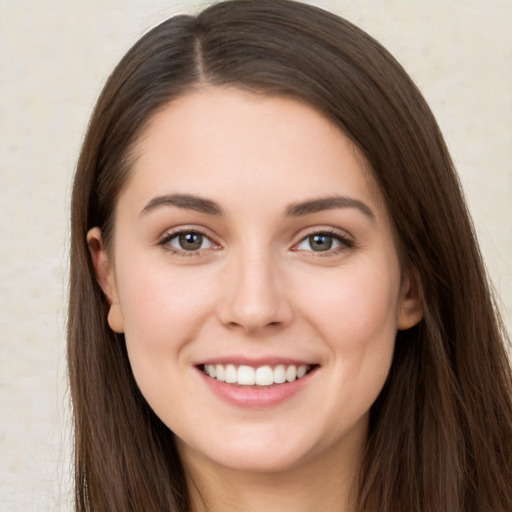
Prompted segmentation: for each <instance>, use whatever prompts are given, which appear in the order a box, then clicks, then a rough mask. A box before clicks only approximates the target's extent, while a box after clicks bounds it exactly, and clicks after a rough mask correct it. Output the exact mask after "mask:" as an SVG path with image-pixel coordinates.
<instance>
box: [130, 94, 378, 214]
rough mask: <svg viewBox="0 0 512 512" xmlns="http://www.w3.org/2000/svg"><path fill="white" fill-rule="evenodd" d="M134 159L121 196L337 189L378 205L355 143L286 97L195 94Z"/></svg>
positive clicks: (245, 195) (170, 109) (151, 127)
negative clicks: (134, 194)
mask: <svg viewBox="0 0 512 512" xmlns="http://www.w3.org/2000/svg"><path fill="white" fill-rule="evenodd" d="M133 155H134V159H133V162H134V163H133V166H132V169H131V173H130V179H129V181H128V183H127V185H126V186H125V190H124V192H123V194H122V195H126V192H129V191H130V189H132V190H133V189H136V190H138V192H139V193H140V194H139V195H144V194H145V195H146V196H150V195H151V194H157V193H163V192H165V193H181V192H184V193H190V192H192V193H199V194H201V195H209V194H213V195H217V196H219V198H222V199H226V198H229V199H231V200H236V199H237V198H238V199H241V200H242V201H245V200H247V199H249V198H253V197H256V196H258V194H260V195H263V196H264V195H265V194H266V195H267V197H268V199H269V200H270V199H273V200H280V199H282V200H283V201H284V200H289V201H291V202H293V201H294V200H297V199H300V197H294V195H295V196H301V195H302V196H303V195H305V194H307V195H309V196H315V195H326V194H327V195H328V194H334V193H340V192H343V193H350V194H351V195H355V196H361V197H360V198H361V199H362V198H363V197H364V198H365V199H366V200H367V201H368V200H371V201H372V202H374V203H378V207H379V208H384V204H383V198H382V196H381V194H380V191H379V189H378V186H377V184H376V182H375V180H374V178H373V173H372V170H371V168H370V166H369V164H368V162H367V160H366V159H365V157H364V155H363V154H362V152H361V151H360V150H359V149H358V148H357V146H356V145H355V144H354V143H353V142H352V141H351V140H350V139H349V138H348V137H347V136H346V135H345V134H343V132H342V131H341V130H340V129H339V128H338V127H337V126H336V125H334V124H333V123H332V122H330V121H329V120H328V119H327V118H326V117H325V116H324V115H323V114H322V113H320V112H319V111H318V110H316V109H315V108H313V107H312V106H310V105H309V104H306V103H304V102H301V101H298V100H296V99H292V98H288V97H282V96H266V95H261V94H254V93H250V92H246V91H241V90H239V89H234V88H220V87H205V88H203V89H199V90H196V91H194V92H191V93H189V94H186V95H183V96H180V97H178V98H176V99H174V100H173V101H171V102H170V103H168V104H167V105H166V106H165V107H164V108H163V109H161V110H160V111H159V112H157V113H156V114H154V115H153V117H152V118H151V119H150V121H149V123H148V124H147V126H146V127H145V129H144V131H143V133H142V135H141V136H140V138H139V140H138V141H137V144H136V147H135V151H134V152H133ZM340 187H341V188H343V189H344V190H337V189H339V188H340ZM276 191H278V192H279V194H277V195H276V193H275V192H276Z"/></svg>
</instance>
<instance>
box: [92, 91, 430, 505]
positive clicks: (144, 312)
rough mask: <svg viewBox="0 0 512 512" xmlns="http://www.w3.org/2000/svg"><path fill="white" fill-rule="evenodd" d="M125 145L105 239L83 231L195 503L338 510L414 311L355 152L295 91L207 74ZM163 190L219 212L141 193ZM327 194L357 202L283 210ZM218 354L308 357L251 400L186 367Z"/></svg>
mask: <svg viewBox="0 0 512 512" xmlns="http://www.w3.org/2000/svg"><path fill="white" fill-rule="evenodd" d="M135 154H136V155H137V158H136V161H135V164H134V166H133V169H132V171H131V176H130V179H129V181H128V183H127V185H126V186H125V187H124V189H123V191H122V193H121V195H120V198H119V201H118V204H117V205H116V211H115V215H116V222H115V231H114V238H113V245H112V247H111V248H110V251H108V252H107V251H106V249H105V248H104V247H103V242H102V238H101V232H100V230H99V229H98V228H94V229H92V230H91V231H90V232H89V237H88V238H89V245H90V247H91V254H92V257H93V261H94V264H95V267H96V271H97V275H98V280H99V282H100V284H101V286H102V287H103V290H104V291H105V294H106V295H107V297H108V299H109V301H110V303H111V309H110V313H109V324H110V326H111V328H112V329H113V330H114V331H116V332H124V333H125V338H126V344H127V348H128V353H129V357H130V362H131V365H132V368H133V372H134V376H135V379H136V380H137V383H138V385H139V387H140V389H141V391H142V393H143V395H144V396H145V398H146V399H147V401H148V403H149V404H150V405H151V407H152V408H153V410H154V411H155V412H156V414H157V415H158V416H159V417H160V418H161V419H162V420H163V422H164V423H165V424H166V425H167V426H168V427H169V428H170V429H171V430H172V431H173V432H174V434H175V436H176V443H177V446H178V449H179V452H180V455H181V458H182V461H183V464H184V467H185V470H186V473H187V478H188V479H189V484H190V489H191V495H192V501H193V506H194V510H196V511H199V510H206V504H205V503H208V504H209V505H208V506H209V508H208V510H227V509H229V510H240V511H242V510H243V511H245V512H247V511H252V510H255V511H256V510H266V511H270V512H271V511H277V510H295V511H301V510H304V511H306V510H325V511H329V510H337V511H339V510H350V509H351V506H352V497H353V495H352V494H351V491H352V490H353V488H354V480H355V475H356V474H357V471H358V468H359V465H360V462H361V457H362V453H363V450H364V445H365V441H366V437H367V429H368V414H369V409H370V407H371V405H372V403H373V402H374V401H375V399H376V398H377V396H378V394H379V392H380V390H381V389H382V386H383V385H384V382H385V380H386V377H387V375H388V372H389V368H390V365H391V360H392V355H393V348H394V340H395V335H396V331H397V330H398V329H407V328H409V327H411V326H412V325H414V324H416V323H417V322H418V321H419V320H420V318H421V316H422V308H421V301H420V299H419V293H418V291H417V290H418V286H417V284H416V283H415V282H414V280H413V279H412V272H410V271H409V270H408V269H401V268H400V264H399V258H398V255H397V250H396V245H395V239H394V231H393V226H392V224H391V222H390V219H389V216H388V213H387V209H386V205H385V203H384V200H383V197H382V195H381V193H380V191H379V189H378V187H377V185H376V183H375V181H374V179H373V177H372V174H371V169H370V168H369V165H368V163H367V162H366V160H365V158H364V156H363V155H362V154H361V153H360V151H359V150H358V149H357V148H356V147H355V146H354V145H353V144H352V143H351V142H350V141H349V139H348V138H347V137H346V136H344V135H343V133H342V132H341V131H340V130H339V129H338V128H337V127H335V126H334V125H333V124H331V123H330V122H329V121H328V120H326V119H325V118H324V117H323V116H322V115H321V114H320V113H318V112H317V111H316V110H315V109H313V108H312V107H310V106H308V105H306V104H303V103H300V102H298V101H296V100H293V99H287V98H282V97H263V96H258V95H253V94H250V93H247V92H241V91H239V90H236V89H227V88H214V87H205V88H202V89H200V90H198V91H195V92H193V93H191V94H188V95H186V96H182V97H180V98H178V99H175V100H174V101H173V102H171V103H170V104H169V105H168V106H167V108H165V109H164V110H162V111H161V112H159V113H158V114H156V115H155V116H154V118H153V119H152V120H151V122H150V124H149V126H148V127H147V129H146V130H145V132H144V134H143V136H142V137H141V139H140V140H139V142H138V144H137V148H136V153H135ZM169 194H179V195H187V196H188V195H191V196H194V197H200V198H203V199H208V200H209V201H213V202H214V203H215V205H216V207H217V208H218V209H219V210H222V213H221V214H212V213H206V212H201V211H197V210H196V209H192V208H190V207H189V206H190V204H181V205H180V206H176V205H173V204H168V203H169V202H167V203H166V202H165V201H163V200H161V199H158V200H155V198H158V197H160V198H161V197H162V196H164V195H169ZM334 196H342V197H345V198H350V200H356V201H358V202H357V203H354V201H352V202H350V201H349V202H348V204H346V203H347V201H345V203H343V204H341V206H340V205H339V204H338V207H329V208H327V207H322V208H321V209H320V210H319V211H315V212H310V213H304V212H302V214H301V215H290V208H291V207H292V206H293V205H297V204H298V203H302V202H304V201H310V200H317V199H319V198H332V197H334ZM182 203H183V201H182ZM324 206H325V205H324ZM331 206H332V205H331ZM194 208H195V207H194ZM295 213H296V212H295ZM180 230H181V231H182V232H190V231H194V232H197V233H202V234H204V236H205V238H203V242H202V246H201V248H200V249H199V250H195V251H189V250H186V249H187V247H186V248H185V249H183V248H180V243H179V238H178V237H177V236H176V231H180ZM313 234H323V237H324V238H323V239H322V240H323V241H324V242H325V243H332V247H331V248H330V249H328V250H325V251H320V250H318V246H316V245H314V244H312V239H311V238H308V237H310V236H311V235H313ZM173 236H174V238H172V237H173ZM162 242H164V243H162ZM324 245H325V244H324ZM232 357H235V358H237V357H238V358H240V357H245V358H247V357H248V358H258V360H261V358H263V359H265V358H271V357H280V358H289V359H293V360H300V361H307V362H310V363H314V364H315V365H316V366H315V371H314V372H313V373H312V374H311V375H310V376H308V378H309V380H308V381H307V384H305V385H304V386H303V387H302V388H301V389H300V391H298V392H297V393H295V394H294V395H292V396H291V397H289V398H287V399H286V400H284V401H282V402H280V403H278V404H277V405H274V406H271V407H262V408H256V409H255V408H247V407H240V406H237V405H233V404H231V403H228V402H226V401H225V400H223V399H221V398H219V397H218V396H217V395H215V394H214V393H213V392H212V391H211V389H210V388H209V386H208V385H206V384H205V382H206V379H208V377H205V376H204V374H203V373H202V372H201V371H200V370H198V368H197V366H196V365H197V364H198V362H201V361H205V360H208V359H212V358H218V359H221V360H222V359H226V358H232ZM304 382H306V381H304ZM340 507H341V508H340Z"/></svg>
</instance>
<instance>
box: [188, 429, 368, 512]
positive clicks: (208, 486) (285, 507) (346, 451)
mask: <svg viewBox="0 0 512 512" xmlns="http://www.w3.org/2000/svg"><path fill="white" fill-rule="evenodd" d="M352 441H354V440H352ZM358 441H359V442H356V443H352V444H351V445H350V446H349V447H348V448H347V445H346V444H345V445H344V446H339V447H333V449H332V450H330V451H329V452H328V453H323V454H322V455H321V456H318V457H316V458H311V459H308V460H306V461H304V462H303V463H300V464H297V465H296V466H294V467H293V468H289V469H284V470H281V471H274V472H268V473H267V472H265V473H263V472H250V471H239V470H234V469H231V468H226V467H224V466H220V465H217V464H215V462H213V461H211V460H209V459H206V458H202V457H201V456H200V455H198V454H197V453H191V452H190V451H189V449H188V448H186V447H183V446H181V447H180V454H181V458H182V461H183V464H184V467H185V471H186V475H187V483H188V488H189V492H190V498H191V503H192V508H191V510H192V511H193V512H220V511H224V510H229V511H230V512H261V511H262V510H265V512H284V511H286V512H287V511H289V510H293V511H294V512H310V511H311V510H315V511H317V512H352V511H353V510H354V509H355V497H356V495H357V484H358V481H359V479H358V476H359V470H360V465H361V460H362V453H363V451H364V444H365V438H362V439H359V440H358Z"/></svg>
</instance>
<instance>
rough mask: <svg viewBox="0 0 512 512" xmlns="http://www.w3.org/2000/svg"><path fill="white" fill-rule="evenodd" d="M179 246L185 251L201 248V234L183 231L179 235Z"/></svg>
mask: <svg viewBox="0 0 512 512" xmlns="http://www.w3.org/2000/svg"><path fill="white" fill-rule="evenodd" d="M179 241H180V246H181V248H182V249H185V250H187V251H195V250H197V249H200V248H201V244H202V243H203V235H200V234H199V233H185V234H182V235H180V237H179Z"/></svg>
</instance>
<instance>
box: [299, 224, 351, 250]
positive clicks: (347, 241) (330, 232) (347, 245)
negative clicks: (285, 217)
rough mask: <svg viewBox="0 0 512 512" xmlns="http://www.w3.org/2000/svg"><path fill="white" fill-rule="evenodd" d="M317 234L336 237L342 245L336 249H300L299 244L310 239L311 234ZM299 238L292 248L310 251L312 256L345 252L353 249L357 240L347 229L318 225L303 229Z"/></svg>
mask: <svg viewBox="0 0 512 512" xmlns="http://www.w3.org/2000/svg"><path fill="white" fill-rule="evenodd" d="M315 235H326V236H330V237H332V238H334V239H335V240H337V241H338V242H339V243H340V245H339V246H338V247H336V248H334V249H327V250H325V251H313V250H306V249H299V248H298V246H299V245H300V244H301V243H302V242H304V241H305V240H306V239H308V238H309V237H311V236H315ZM298 237H300V238H299V240H298V241H297V242H295V243H294V244H293V246H292V248H291V250H292V251H295V252H304V253H310V255H312V256H315V257H316V256H332V255H333V254H338V253H341V252H344V251H346V250H348V249H352V248H353V247H355V245H356V244H355V241H354V239H353V237H352V236H351V235H350V234H349V233H347V231H345V230H341V229H336V228H333V227H322V226H317V227H313V228H308V229H307V230H305V231H302V232H301V233H300V234H299V235H298Z"/></svg>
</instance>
